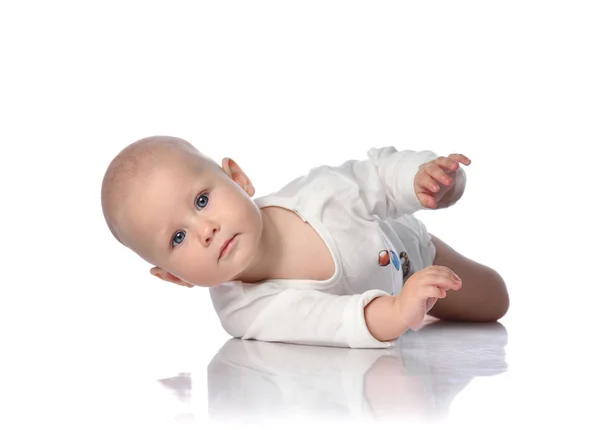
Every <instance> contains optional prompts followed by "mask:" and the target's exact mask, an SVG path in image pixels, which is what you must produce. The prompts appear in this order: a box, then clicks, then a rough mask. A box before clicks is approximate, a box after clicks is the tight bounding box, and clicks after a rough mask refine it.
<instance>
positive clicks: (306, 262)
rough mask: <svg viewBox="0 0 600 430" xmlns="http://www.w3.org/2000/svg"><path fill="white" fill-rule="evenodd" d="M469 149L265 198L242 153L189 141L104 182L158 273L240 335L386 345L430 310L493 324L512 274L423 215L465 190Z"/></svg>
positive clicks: (390, 161)
mask: <svg viewBox="0 0 600 430" xmlns="http://www.w3.org/2000/svg"><path fill="white" fill-rule="evenodd" d="M470 163H471V161H470V160H469V159H468V158H467V157H465V156H464V155H461V154H452V155H449V156H448V157H443V156H441V157H438V156H437V155H436V154H435V153H433V152H431V151H420V152H419V151H411V150H403V151H398V150H396V149H395V148H393V147H384V148H371V149H370V150H369V151H368V157H367V159H365V160H350V161H347V162H345V163H343V164H342V165H340V166H337V167H332V166H320V167H317V168H314V169H312V170H311V171H310V172H309V173H308V174H307V175H305V176H302V177H299V178H296V179H295V180H293V181H291V182H289V183H288V184H287V185H286V186H284V187H283V188H282V189H281V190H279V191H277V192H275V193H272V194H269V195H265V196H262V197H259V198H255V199H253V198H252V197H253V196H254V192H255V191H254V187H253V185H252V182H251V181H250V179H249V178H248V176H247V175H246V174H245V173H244V171H243V170H242V169H241V168H240V166H239V165H238V164H237V163H236V162H235V161H234V160H232V159H231V158H224V159H223V160H222V163H221V165H218V164H217V163H216V162H215V161H213V160H211V159H210V158H208V157H206V156H205V155H203V154H202V153H201V152H199V151H198V150H197V149H196V148H195V147H194V146H192V145H191V144H190V143H189V142H187V141H185V140H182V139H180V138H176V137H170V136H153V137H148V138H144V139H141V140H139V141H137V142H134V143H132V144H130V145H129V146H127V147H126V148H124V149H123V150H122V151H121V152H120V153H119V154H118V155H117V156H116V157H115V158H114V159H113V160H112V162H111V163H110V165H109V166H108V169H107V171H106V174H105V176H104V180H103V183H102V196H101V198H102V209H103V213H104V216H105V219H106V222H107V224H108V227H109V229H110V231H111V232H112V234H113V235H114V237H115V238H116V239H117V240H118V241H119V242H121V244H123V245H124V246H126V247H128V248H130V249H131V250H132V251H133V252H135V253H136V254H137V255H139V256H140V257H141V258H143V259H144V260H145V261H147V262H148V263H150V264H151V265H153V266H154V267H152V268H151V270H150V273H151V274H153V275H155V276H157V277H158V278H160V279H162V280H165V281H168V282H172V283H175V284H179V285H183V286H186V287H193V286H206V287H211V288H210V296H211V299H212V302H213V305H214V307H215V310H216V312H217V314H218V316H219V319H220V321H221V324H222V326H223V328H224V329H225V330H226V331H227V333H229V334H230V335H231V336H233V337H238V338H242V339H257V340H263V341H277V342H287V343H297V344H310V345H326V346H339V347H349V348H385V347H389V346H391V345H393V344H394V343H395V341H396V340H397V339H398V338H399V337H400V336H401V335H402V334H403V333H405V332H406V331H407V330H409V329H417V328H418V327H419V326H420V324H421V323H422V321H423V319H424V317H425V315H426V314H429V315H431V316H433V317H436V318H439V319H446V320H454V321H495V320H497V319H499V318H501V317H502V316H503V315H504V314H505V313H506V312H507V310H508V306H509V297H508V293H507V289H506V286H505V283H504V281H503V279H502V277H501V276H500V275H499V274H498V273H497V272H496V271H494V270H492V269H491V268H489V267H487V266H484V265H482V264H479V263H477V262H475V261H473V260H470V259H468V258H466V257H464V256H463V255H461V254H459V253H458V252H457V251H455V250H454V249H452V248H451V247H450V246H448V245H447V244H446V243H444V242H443V241H442V240H440V239H439V238H437V237H435V236H433V235H432V234H430V233H429V232H428V231H427V229H426V228H425V226H424V225H423V223H422V222H421V221H420V220H418V219H417V218H415V217H414V215H413V214H414V213H415V212H417V211H419V210H423V209H440V208H448V207H450V206H452V205H454V204H455V203H456V202H457V201H458V200H459V199H460V197H461V196H462V194H463V192H464V189H465V184H466V176H465V173H464V170H463V168H462V167H461V166H460V164H463V165H469V164H470Z"/></svg>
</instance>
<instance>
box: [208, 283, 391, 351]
mask: <svg viewBox="0 0 600 430" xmlns="http://www.w3.org/2000/svg"><path fill="white" fill-rule="evenodd" d="M211 296H212V298H213V303H214V304H215V309H216V310H217V313H218V315H219V318H220V320H221V324H222V326H223V328H224V329H225V330H226V331H227V333H229V334H230V335H231V336H234V337H238V338H241V339H256V340H263V341H272V342H285V343H295V344H305V345H324V346H338V347H350V348H386V347H389V346H390V343H388V342H382V341H380V340H378V339H376V338H375V337H373V335H372V334H371V333H370V331H369V328H368V327H367V325H366V323H365V314H364V308H365V306H366V305H367V304H368V303H369V302H371V301H372V300H373V299H375V298H376V297H382V296H389V294H388V293H386V292H384V291H381V290H375V289H373V290H369V291H367V292H365V293H362V294H354V295H335V294H328V293H326V292H323V291H317V290H312V289H300V288H298V289H294V288H288V289H281V288H279V287H277V286H273V285H271V284H269V283H266V284H263V285H260V286H256V287H252V288H244V287H241V286H235V285H234V286H225V285H222V286H219V287H216V288H214V289H211Z"/></svg>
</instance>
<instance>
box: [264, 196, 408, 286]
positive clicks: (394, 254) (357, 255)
mask: <svg viewBox="0 0 600 430" xmlns="http://www.w3.org/2000/svg"><path fill="white" fill-rule="evenodd" d="M263 210H264V211H268V212H269V215H270V216H271V217H273V218H276V219H277V222H278V223H279V225H280V226H284V227H283V230H284V231H287V232H288V233H287V234H286V237H285V241H286V246H285V248H284V249H285V251H284V252H283V255H282V259H281V261H280V264H279V268H278V271H277V274H276V275H277V276H275V277H276V278H277V279H289V280H299V281H317V283H316V285H317V286H318V287H319V288H323V289H324V290H328V291H330V292H332V293H336V294H355V293H361V292H363V291H366V290H370V289H380V290H384V291H387V292H389V293H390V294H397V293H398V292H399V291H400V290H401V288H402V285H403V283H404V281H405V280H406V279H407V278H408V277H409V276H410V275H412V273H414V264H411V259H410V257H409V250H410V251H411V253H412V254H414V253H416V252H418V246H419V245H418V243H417V240H416V239H415V240H412V241H411V240H410V236H411V234H412V235H413V236H415V233H414V232H413V231H411V229H410V228H408V226H406V225H404V224H403V223H401V222H399V221H391V222H390V221H388V222H384V221H380V220H362V219H358V218H354V217H352V216H351V214H350V213H345V212H344V211H338V212H336V213H335V218H331V217H328V216H325V217H323V218H322V219H318V218H317V217H312V216H311V214H309V213H308V212H302V211H301V208H294V207H284V206H283V205H281V206H270V207H265V208H263ZM324 215H327V214H324ZM331 215H332V216H333V215H334V214H333V213H332V214H331ZM407 238H408V239H409V240H408V242H413V243H406V242H407V240H406V239H407ZM415 238H416V236H415ZM407 245H408V246H407ZM411 245H412V249H411ZM336 270H337V272H339V273H337V272H336ZM336 274H338V275H339V276H334V275H336ZM288 285H291V284H288Z"/></svg>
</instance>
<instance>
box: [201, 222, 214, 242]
mask: <svg viewBox="0 0 600 430" xmlns="http://www.w3.org/2000/svg"><path fill="white" fill-rule="evenodd" d="M218 231H219V227H218V225H217V224H215V223H212V222H210V223H205V224H204V226H203V227H202V228H201V229H200V232H201V233H200V240H201V241H202V243H204V245H208V244H210V243H211V242H212V241H213V239H214V237H215V233H217V232H218Z"/></svg>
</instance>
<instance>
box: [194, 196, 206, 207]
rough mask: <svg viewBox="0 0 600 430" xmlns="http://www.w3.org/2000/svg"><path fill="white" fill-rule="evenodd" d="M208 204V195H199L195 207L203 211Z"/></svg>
mask: <svg viewBox="0 0 600 430" xmlns="http://www.w3.org/2000/svg"><path fill="white" fill-rule="evenodd" d="M207 204H208V194H200V195H199V196H198V198H197V199H196V207H198V209H203V208H205V207H206V205H207Z"/></svg>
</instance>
